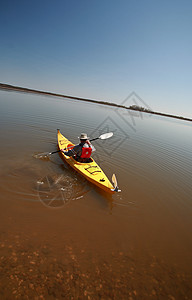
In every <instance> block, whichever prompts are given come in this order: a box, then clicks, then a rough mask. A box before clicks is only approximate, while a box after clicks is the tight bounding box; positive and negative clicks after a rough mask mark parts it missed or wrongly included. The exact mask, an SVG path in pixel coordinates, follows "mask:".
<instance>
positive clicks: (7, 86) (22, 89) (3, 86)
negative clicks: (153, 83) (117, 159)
mask: <svg viewBox="0 0 192 300" xmlns="http://www.w3.org/2000/svg"><path fill="white" fill-rule="evenodd" d="M0 89H1V90H14V91H19V92H28V93H36V94H43V95H47V96H55V97H61V98H68V99H74V100H79V101H86V102H91V103H96V104H101V105H107V106H113V107H118V108H123V109H129V110H134V111H139V112H143V113H148V114H154V115H159V116H164V117H170V118H175V119H180V120H184V121H189V122H192V119H190V118H186V117H182V116H177V115H171V114H167V113H161V112H156V111H152V110H145V109H144V110H143V108H142V107H141V109H139V108H140V107H138V108H132V107H128V106H125V105H122V104H117V103H114V102H107V101H102V100H96V99H89V98H82V97H77V96H69V95H63V94H58V93H53V92H47V91H41V90H36V89H31V88H26V87H20V86H14V85H11V84H6V83H0Z"/></svg>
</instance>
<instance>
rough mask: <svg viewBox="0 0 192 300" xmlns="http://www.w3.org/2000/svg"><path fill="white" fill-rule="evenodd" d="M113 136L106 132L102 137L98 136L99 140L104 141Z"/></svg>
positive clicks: (111, 133)
mask: <svg viewBox="0 0 192 300" xmlns="http://www.w3.org/2000/svg"><path fill="white" fill-rule="evenodd" d="M112 136H113V132H107V133H104V134H102V135H100V137H99V138H100V139H101V140H106V139H109V138H110V137H112Z"/></svg>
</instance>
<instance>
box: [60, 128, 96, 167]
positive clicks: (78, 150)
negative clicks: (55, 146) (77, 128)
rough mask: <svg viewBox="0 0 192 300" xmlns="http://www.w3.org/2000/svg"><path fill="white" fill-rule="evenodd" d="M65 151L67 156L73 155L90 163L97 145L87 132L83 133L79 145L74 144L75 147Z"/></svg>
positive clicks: (81, 160)
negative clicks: (93, 143) (91, 141)
mask: <svg viewBox="0 0 192 300" xmlns="http://www.w3.org/2000/svg"><path fill="white" fill-rule="evenodd" d="M62 151H63V153H64V154H65V155H67V156H73V158H74V159H75V160H77V161H78V162H83V163H88V162H91V161H92V160H91V153H92V151H95V147H94V146H93V145H92V144H91V143H90V141H89V138H88V136H87V134H86V133H81V136H80V143H79V145H76V146H74V148H73V149H71V150H69V151H65V149H62Z"/></svg>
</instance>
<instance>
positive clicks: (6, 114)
mask: <svg viewBox="0 0 192 300" xmlns="http://www.w3.org/2000/svg"><path fill="white" fill-rule="evenodd" d="M121 113H123V111H120V112H118V113H117V111H116V109H114V108H111V107H110V108H107V107H103V106H99V105H96V104H89V103H83V102H78V101H71V100H63V99H59V98H54V97H45V96H38V95H32V94H24V93H22V94H20V93H14V92H2V91H1V92H0V126H1V132H0V139H1V148H0V160H1V170H0V178H1V181H0V195H1V196H0V197H1V202H0V205H1V211H2V228H3V232H5V233H6V234H5V236H7V237H9V236H10V237H11V236H12V234H14V232H16V231H18V230H19V231H20V235H23V236H28V235H29V232H33V231H34V232H36V233H35V234H36V235H34V236H33V237H30V240H31V243H32V244H33V243H35V244H37V247H39V245H40V244H41V241H42V236H43V239H44V240H46V242H47V243H48V244H49V243H50V241H51V239H53V240H54V245H55V250H52V251H53V253H52V257H54V255H56V256H58V255H62V253H63V252H62V251H64V248H62V247H64V246H63V245H64V244H65V243H66V242H67V243H68V245H69V244H70V246H69V247H72V246H71V245H73V248H74V249H75V250H74V251H76V255H77V257H78V259H79V261H78V264H79V266H80V265H81V267H82V270H81V271H82V272H83V270H84V272H85V273H86V271H85V269H86V268H87V269H86V270H88V269H90V270H91V265H92V263H93V261H97V263H98V270H101V269H102V268H103V267H101V264H102V263H103V261H106V265H107V266H108V267H109V268H108V269H107V270H105V271H104V270H103V269H102V270H103V272H104V274H105V278H104V279H103V280H106V282H107V278H108V276H109V278H111V277H110V274H111V273H110V268H111V270H113V271H114V272H116V274H117V272H120V269H121V274H122V276H120V274H119V276H117V277H118V278H116V279H117V280H120V282H121V283H122V286H123V284H125V286H126V285H127V280H126V283H125V282H124V277H123V276H125V277H126V276H131V279H130V280H132V285H133V286H135V287H134V288H135V289H134V290H132V291H131V290H129V293H128V294H127V295H128V296H129V297H132V299H136V297H137V295H139V293H140V292H141V291H142V283H141V282H140V280H141V278H140V277H139V275H138V274H136V273H135V279H133V278H134V274H133V273H134V272H135V270H136V269H137V270H138V272H139V270H140V272H143V273H145V274H148V275H146V277H145V278H144V279H143V280H144V282H145V286H146V290H147V291H148V292H147V293H148V295H152V296H153V294H154V293H157V294H158V292H159V293H160V290H161V288H162V285H161V284H160V282H161V280H164V279H163V278H166V277H167V278H169V280H168V281H167V283H165V285H166V284H167V285H166V286H167V291H165V290H164V296H165V297H166V295H171V296H172V297H173V298H175V299H177V297H178V291H177V290H176V289H174V288H173V280H172V279H171V278H172V277H171V276H172V275H171V273H169V272H170V270H171V269H172V268H173V266H174V268H175V269H174V270H175V271H174V274H176V273H177V274H178V275H179V276H181V277H182V276H184V277H183V278H184V279H183V284H184V285H185V287H183V285H182V281H181V280H180V279H179V278H181V277H177V278H176V277H175V276H174V282H177V284H178V286H179V287H180V290H181V294H180V295H181V298H180V299H182V296H183V295H189V294H190V292H189V291H190V290H189V281H190V280H191V277H187V275H188V274H189V272H190V271H191V263H192V261H191V251H192V238H191V229H192V205H191V199H192V187H191V177H192V159H191V157H192V126H191V123H187V122H184V121H180V120H171V119H169V118H162V117H157V116H150V115H145V114H135V113H134V114H133V115H131V114H130V113H129V114H124V115H123V117H121V116H120V114H121ZM141 116H142V117H141ZM125 118H127V119H125ZM130 124H131V126H130ZM57 128H60V129H61V132H62V133H63V134H64V135H65V136H66V137H67V138H69V139H70V140H71V141H72V142H74V143H75V144H76V143H78V136H79V134H80V133H81V132H87V133H88V135H89V136H90V137H91V138H94V137H98V136H100V135H101V134H102V133H104V132H109V131H113V132H114V137H113V138H111V139H108V140H105V141H101V140H99V141H95V142H94V145H95V147H96V150H97V151H96V152H95V153H94V154H93V155H94V159H95V160H96V161H97V163H98V164H99V165H100V166H101V167H102V169H103V170H104V172H105V173H106V174H107V176H108V177H109V178H110V179H111V176H112V174H113V173H115V174H116V176H117V179H118V184H119V187H120V188H121V190H122V192H121V193H117V194H114V195H112V196H111V195H106V193H104V192H102V191H100V190H99V189H98V188H96V187H94V186H93V185H92V184H91V183H89V182H87V181H86V180H85V179H84V178H82V177H81V176H80V175H79V174H77V173H76V172H75V171H74V170H72V169H71V168H70V167H69V166H68V165H66V163H64V162H63V161H62V160H61V158H60V157H59V155H58V154H57V153H55V154H54V155H51V156H50V157H49V159H45V160H44V159H36V158H34V155H35V154H37V153H41V152H52V151H55V150H57V145H56V129H57ZM52 208H54V209H52ZM55 208H57V210H55ZM4 215H5V216H6V215H7V216H8V218H10V219H9V220H10V222H9V224H8V223H7V221H6V219H5V217H4ZM48 216H49V217H48ZM11 220H12V221H11ZM50 223H51V228H50V227H49V229H48V225H49V224H50ZM58 228H59V229H58ZM28 238H29V237H28ZM24 241H25V239H24ZM23 243H24V242H23ZM23 245H24V244H23ZM23 247H24V246H23ZM85 248H86V260H85V258H83V257H82V253H84V252H81V251H85V250H83V249H85ZM66 249H69V248H65V250H66ZM67 251H68V250H67ZM39 253H40V252H39ZM93 253H94V257H93ZM112 253H116V254H117V253H121V254H120V256H119V257H120V258H122V259H120V258H119V257H118V258H117V257H116V256H115V257H113V258H111V266H110V262H109V259H108V257H110V255H112V256H113V255H116V254H112ZM68 254H69V253H68ZM73 255H74V254H73ZM90 255H92V260H90V259H89V257H90ZM18 259H19V258H18ZM85 261H86V262H85ZM117 261H118V262H119V263H120V264H121V268H120V267H119V266H118V265H117V264H116V262H117ZM130 261H131V263H130ZM157 261H158V263H157ZM66 263H68V262H66ZM108 264H109V265H108ZM149 265H153V268H154V272H153V271H152V267H151V270H150V271H149V269H148V266H149ZM165 266H166V268H165ZM129 267H130V268H132V271H131V270H130V269H129ZM163 268H164V269H163ZM90 272H92V273H91V274H92V275H93V274H94V272H95V270H94V271H93V270H92V271H90ZM111 272H112V271H111ZM127 272H132V274H130V273H129V275H128V273H127ZM155 273H157V274H158V275H157V277H158V276H159V277H158V278H159V279H158V280H159V281H158V280H157V279H155V280H157V281H158V283H157V282H153V283H152V285H154V286H153V288H152V290H154V291H156V292H152V290H150V288H151V285H150V284H151V283H149V281H148V280H147V278H149V279H150V280H151V278H152V277H153V275H154V274H155ZM98 274H99V273H98ZM152 274H153V275H152ZM169 275H170V276H169ZM70 276H72V275H70ZM73 276H74V274H73ZM98 276H99V275H98ZM154 276H155V275H154ZM126 278H127V277H126ZM134 280H135V281H134ZM98 282H99V279H98ZM100 284H101V283H100ZM107 285H109V283H108V284H106V286H107ZM136 286H137V287H138V290H136V289H137V288H136ZM100 290H102V288H100ZM125 290H126V289H123V291H124V292H123V293H124V294H121V289H120V288H119V291H120V292H119V293H120V294H119V297H120V298H123V295H124V298H126V297H125V294H126V292H125ZM134 291H135V292H134ZM182 291H183V292H182ZM105 292H106V290H105ZM98 293H99V290H95V292H94V294H95V295H98ZM106 293H107V295H108V296H109V294H108V292H106ZM143 293H144V291H143ZM182 293H183V294H182ZM87 295H88V294H87ZM90 295H91V294H90ZM92 295H93V294H92ZM102 295H104V294H102ZM143 295H144V294H143ZM154 295H155V294H154ZM84 296H85V295H84ZM152 296H151V297H152ZM71 297H72V296H71ZM109 297H110V296H109ZM111 297H112V296H111ZM146 297H147V296H146ZM120 298H119V299H120ZM143 299H147V298H145V297H143ZM170 299H171V298H170ZM183 299H184V298H183ZM186 299H187V298H186ZM188 299H189V298H188Z"/></svg>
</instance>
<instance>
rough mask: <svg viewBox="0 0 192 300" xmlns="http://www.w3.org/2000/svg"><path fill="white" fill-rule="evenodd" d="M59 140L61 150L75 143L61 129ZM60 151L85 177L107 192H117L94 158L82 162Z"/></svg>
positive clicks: (58, 133) (58, 135) (58, 134)
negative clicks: (87, 161)
mask: <svg viewBox="0 0 192 300" xmlns="http://www.w3.org/2000/svg"><path fill="white" fill-rule="evenodd" d="M57 142H58V148H59V150H61V149H65V148H67V147H71V146H74V144H73V143H71V142H70V141H69V140H68V139H67V138H66V137H64V136H63V135H62V134H61V132H60V131H59V129H58V130H57ZM60 153H61V155H62V159H63V160H64V161H66V162H67V163H68V164H69V165H70V166H71V167H72V168H73V169H74V170H76V171H77V172H78V173H80V174H81V175H82V176H83V177H85V178H86V179H87V180H88V181H90V182H91V183H93V184H94V185H96V186H97V187H99V188H101V189H102V190H104V191H105V192H107V193H110V194H112V193H114V192H115V191H114V187H113V185H112V183H111V182H110V181H109V179H108V178H107V176H106V175H105V173H104V172H103V171H102V169H101V168H100V167H99V166H98V164H97V163H96V162H95V161H94V159H93V158H92V161H91V162H89V163H80V162H77V161H76V160H75V159H74V158H73V157H71V156H67V155H65V154H64V153H63V152H62V151H61V152H60Z"/></svg>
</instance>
